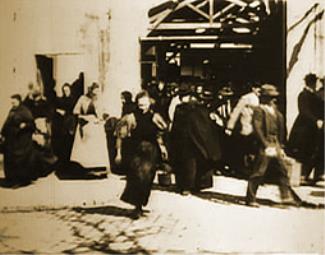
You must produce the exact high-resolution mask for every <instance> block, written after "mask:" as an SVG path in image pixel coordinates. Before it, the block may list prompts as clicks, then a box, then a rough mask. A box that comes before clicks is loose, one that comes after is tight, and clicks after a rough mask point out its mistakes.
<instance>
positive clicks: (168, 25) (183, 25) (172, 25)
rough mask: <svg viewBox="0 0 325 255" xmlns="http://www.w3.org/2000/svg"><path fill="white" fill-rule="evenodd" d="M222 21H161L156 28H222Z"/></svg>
mask: <svg viewBox="0 0 325 255" xmlns="http://www.w3.org/2000/svg"><path fill="white" fill-rule="evenodd" d="M221 26H222V24H221V23H216V22H214V23H212V24H210V23H207V22H205V23H161V24H160V25H159V26H158V27H157V28H156V30H195V29H198V28H206V29H209V28H221Z"/></svg>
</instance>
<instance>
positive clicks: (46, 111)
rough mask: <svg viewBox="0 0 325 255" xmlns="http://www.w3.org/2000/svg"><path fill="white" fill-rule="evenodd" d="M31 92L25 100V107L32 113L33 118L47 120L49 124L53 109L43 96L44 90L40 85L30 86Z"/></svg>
mask: <svg viewBox="0 0 325 255" xmlns="http://www.w3.org/2000/svg"><path fill="white" fill-rule="evenodd" d="M28 89H29V92H28V94H27V96H26V98H25V100H24V102H23V103H24V105H25V106H26V107H27V108H28V109H29V110H30V111H31V112H32V114H33V117H34V118H35V119H37V118H45V119H46V122H47V123H49V122H50V119H51V111H50V110H51V109H50V106H49V104H48V102H47V100H46V98H45V97H44V96H43V94H42V89H41V87H40V86H39V85H33V84H29V85H28Z"/></svg>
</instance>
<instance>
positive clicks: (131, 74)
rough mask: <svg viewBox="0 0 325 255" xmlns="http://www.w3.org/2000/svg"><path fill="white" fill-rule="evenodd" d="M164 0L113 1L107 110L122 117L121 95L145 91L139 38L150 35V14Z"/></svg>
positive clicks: (106, 90)
mask: <svg viewBox="0 0 325 255" xmlns="http://www.w3.org/2000/svg"><path fill="white" fill-rule="evenodd" d="M161 2H163V0H145V1H134V0H123V1H121V0H112V1H111V12H110V15H111V19H110V45H109V47H110V61H109V67H108V70H109V71H108V72H109V74H108V83H107V84H108V85H107V87H106V89H105V92H104V93H105V95H104V96H105V99H106V101H107V106H108V107H107V108H108V111H109V112H110V114H111V115H114V116H120V112H121V102H120V93H121V92H122V91H123V90H129V91H131V92H133V93H136V92H138V91H139V90H140V89H141V77H140V76H141V75H140V43H139V37H141V36H146V35H147V33H148V32H149V31H148V26H149V19H148V11H149V9H150V8H151V7H153V6H155V5H157V4H159V3H161Z"/></svg>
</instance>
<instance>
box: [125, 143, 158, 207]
mask: <svg viewBox="0 0 325 255" xmlns="http://www.w3.org/2000/svg"><path fill="white" fill-rule="evenodd" d="M157 160H158V148H157V146H156V145H154V144H153V143H150V142H147V141H143V142H141V143H140V144H139V145H138V146H137V148H136V152H135V154H134V156H133V157H132V159H131V160H130V162H129V169H128V171H127V181H126V187H125V189H124V192H123V194H122V196H121V200H122V201H124V202H126V203H129V204H131V205H134V206H145V205H147V203H148V200H149V197H150V193H151V188H152V183H153V180H154V178H155V174H156V163H157Z"/></svg>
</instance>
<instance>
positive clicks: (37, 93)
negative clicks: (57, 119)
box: [23, 84, 57, 176]
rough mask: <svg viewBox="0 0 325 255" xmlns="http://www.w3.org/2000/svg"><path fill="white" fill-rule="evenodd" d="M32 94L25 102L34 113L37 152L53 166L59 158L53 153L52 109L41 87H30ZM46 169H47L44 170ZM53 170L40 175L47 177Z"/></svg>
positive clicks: (34, 136)
mask: <svg viewBox="0 0 325 255" xmlns="http://www.w3.org/2000/svg"><path fill="white" fill-rule="evenodd" d="M29 89H30V92H29V93H28V95H27V97H26V98H25V100H24V102H23V103H24V105H25V106H27V108H28V109H29V110H30V111H31V112H32V115H33V117H34V121H35V132H34V134H33V139H34V140H35V141H36V144H37V150H38V151H40V153H41V154H42V158H43V160H44V161H46V162H47V163H46V164H49V165H53V164H55V163H56V162H57V157H56V156H55V155H54V153H53V147H52V124H51V123H52V117H53V113H52V108H51V106H50V104H49V103H48V101H47V99H46V97H44V96H43V94H42V89H41V87H40V86H39V85H32V84H30V85H29ZM42 169H45V168H42ZM50 170H51V169H47V170H46V171H45V170H44V172H39V173H38V175H40V176H46V175H48V174H49V172H50Z"/></svg>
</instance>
